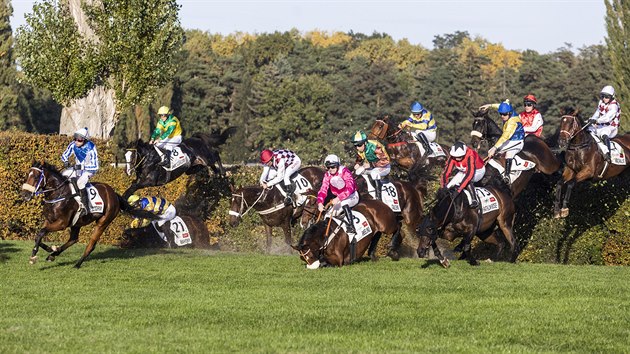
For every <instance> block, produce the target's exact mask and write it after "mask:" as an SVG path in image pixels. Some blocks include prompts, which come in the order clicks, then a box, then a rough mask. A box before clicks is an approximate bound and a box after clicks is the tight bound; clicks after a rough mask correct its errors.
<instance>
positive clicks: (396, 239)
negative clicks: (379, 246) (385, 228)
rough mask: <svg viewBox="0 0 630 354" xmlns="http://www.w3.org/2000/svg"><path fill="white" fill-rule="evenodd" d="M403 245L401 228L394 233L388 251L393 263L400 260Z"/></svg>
mask: <svg viewBox="0 0 630 354" xmlns="http://www.w3.org/2000/svg"><path fill="white" fill-rule="evenodd" d="M401 244H402V235H401V233H400V228H398V230H396V232H394V235H393V236H392V240H391V242H390V243H389V251H387V255H388V256H389V257H390V258H391V259H392V260H393V261H398V260H400V253H399V250H400V245H401Z"/></svg>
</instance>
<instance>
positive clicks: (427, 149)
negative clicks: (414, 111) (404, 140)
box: [416, 133, 433, 156]
mask: <svg viewBox="0 0 630 354" xmlns="http://www.w3.org/2000/svg"><path fill="white" fill-rule="evenodd" d="M416 140H418V141H419V142H420V143H421V144H422V146H423V147H424V151H425V154H426V155H427V156H428V155H431V154H433V150H432V149H431V144H429V140H427V138H426V137H425V136H424V134H422V133H418V134H417V135H416Z"/></svg>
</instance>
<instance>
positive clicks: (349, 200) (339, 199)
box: [317, 155, 359, 234]
mask: <svg viewBox="0 0 630 354" xmlns="http://www.w3.org/2000/svg"><path fill="white" fill-rule="evenodd" d="M324 165H325V166H326V169H327V170H328V171H327V172H326V173H325V174H324V180H323V181H322V187H321V188H320V189H319V192H318V193H317V209H319V211H323V210H324V201H325V200H326V196H327V195H328V189H329V188H330V191H331V192H332V194H333V195H335V198H333V199H332V200H331V201H330V202H331V203H332V205H333V213H332V215H337V214H338V213H339V209H341V208H343V211H344V213H345V214H346V219H347V222H348V232H350V233H353V234H354V233H356V230H355V229H354V221H353V219H352V211H350V208H352V207H353V206H355V205H357V203H359V192H357V185H356V182H355V180H354V177H352V172H350V170H348V169H347V168H346V167H345V166H341V163H340V161H339V157H338V156H337V155H328V156H326V159H325V160H324Z"/></svg>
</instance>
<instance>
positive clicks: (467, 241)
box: [460, 228, 479, 266]
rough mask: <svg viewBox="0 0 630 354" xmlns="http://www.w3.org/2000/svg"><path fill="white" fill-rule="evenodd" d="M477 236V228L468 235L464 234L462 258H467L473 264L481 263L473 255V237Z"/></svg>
mask: <svg viewBox="0 0 630 354" xmlns="http://www.w3.org/2000/svg"><path fill="white" fill-rule="evenodd" d="M474 236H475V230H474V228H473V230H472V231H470V232H468V233H467V234H466V236H464V250H463V252H462V256H461V258H460V259H467V260H468V263H469V264H470V265H472V266H476V265H479V262H477V260H476V259H475V257H474V256H473V255H472V246H471V244H472V239H473V237H474Z"/></svg>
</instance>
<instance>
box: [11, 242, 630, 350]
mask: <svg viewBox="0 0 630 354" xmlns="http://www.w3.org/2000/svg"><path fill="white" fill-rule="evenodd" d="M31 247H32V242H8V241H0V300H1V301H2V304H1V307H0V352H1V353H11V352H20V353H24V352H29V353H37V352H47V353H48V352H57V353H58V352H81V353H85V352H97V353H103V352H234V351H236V352H310V353H313V352H339V353H347V352H429V351H431V352H483V353H488V352H567V351H571V352H628V351H630V281H629V280H630V268H627V267H591V266H566V265H549V264H527V263H521V264H508V263H482V264H481V265H480V266H479V267H471V266H469V265H468V264H467V263H465V262H461V261H456V262H453V264H452V267H451V268H450V269H442V268H441V267H439V266H438V265H437V264H433V263H427V262H425V261H424V260H418V259H402V260H401V261H400V262H392V261H391V260H389V259H385V258H383V259H381V260H380V261H379V262H376V263H371V262H361V263H359V264H355V265H352V266H348V267H344V268H328V269H319V270H316V271H310V270H306V269H305V268H304V265H303V263H302V262H301V261H300V260H299V259H298V257H297V255H294V256H271V255H259V254H231V253H223V252H210V251H188V250H186V251H181V250H166V251H126V250H119V249H116V248H110V247H106V246H99V245H97V248H96V250H95V251H94V252H93V253H92V255H91V256H90V257H89V258H88V260H87V261H86V262H85V263H84V264H83V267H82V268H81V269H79V270H77V269H74V268H73V267H72V266H73V265H74V263H75V262H76V261H77V260H78V258H79V257H80V254H81V252H83V249H84V247H85V245H75V246H73V247H72V248H70V249H69V250H68V251H66V253H64V254H62V255H61V256H60V257H57V260H56V261H55V262H53V263H46V262H45V261H43V260H44V259H45V253H46V252H44V251H43V250H42V251H40V261H39V263H37V264H35V265H29V264H28V256H29V255H30V248H31Z"/></svg>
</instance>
